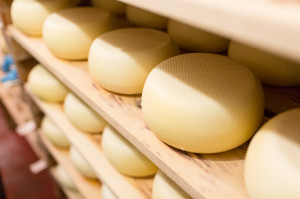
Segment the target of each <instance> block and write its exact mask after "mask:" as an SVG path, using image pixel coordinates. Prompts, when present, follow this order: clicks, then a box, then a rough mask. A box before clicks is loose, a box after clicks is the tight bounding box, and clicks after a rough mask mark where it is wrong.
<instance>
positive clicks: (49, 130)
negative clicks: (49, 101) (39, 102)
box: [41, 116, 70, 148]
mask: <svg viewBox="0 0 300 199" xmlns="http://www.w3.org/2000/svg"><path fill="white" fill-rule="evenodd" d="M41 129H42V132H43V133H44V134H45V135H46V137H47V138H48V139H49V140H50V141H51V142H52V143H53V144H54V145H56V146H59V147H64V148H67V147H69V146H70V142H69V140H68V139H67V138H66V136H65V135H64V134H63V132H62V131H61V130H60V129H59V128H58V127H57V126H56V124H54V123H53V121H52V120H51V119H50V118H49V117H47V116H45V117H44V118H43V120H42V124H41Z"/></svg>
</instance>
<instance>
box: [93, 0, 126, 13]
mask: <svg viewBox="0 0 300 199" xmlns="http://www.w3.org/2000/svg"><path fill="white" fill-rule="evenodd" d="M91 2H92V5H93V6H97V7H100V8H103V9H105V10H107V11H109V12H111V13H113V14H115V15H123V14H125V8H126V4H124V3H122V2H120V1H117V0H92V1H91Z"/></svg>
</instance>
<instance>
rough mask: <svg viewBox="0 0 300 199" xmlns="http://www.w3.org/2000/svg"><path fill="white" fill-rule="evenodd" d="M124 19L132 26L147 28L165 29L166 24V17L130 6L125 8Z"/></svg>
mask: <svg viewBox="0 0 300 199" xmlns="http://www.w3.org/2000/svg"><path fill="white" fill-rule="evenodd" d="M126 17H127V19H128V21H129V22H130V23H132V24H133V25H136V26H142V27H148V28H157V29H165V28H166V27H167V23H168V19H167V18H166V17H163V16H160V15H158V14H155V13H153V12H149V11H147V10H144V9H141V8H137V7H135V6H130V5H127V6H126Z"/></svg>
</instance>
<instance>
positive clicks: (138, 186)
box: [26, 86, 153, 199]
mask: <svg viewBox="0 0 300 199" xmlns="http://www.w3.org/2000/svg"><path fill="white" fill-rule="evenodd" d="M26 91H27V93H28V94H29V95H30V97H31V98H32V99H33V100H34V102H35V103H36V104H37V105H38V107H40V109H41V110H42V111H43V112H44V113H45V114H46V115H47V116H48V117H50V118H51V119H52V120H53V121H54V123H56V125H57V126H58V127H59V128H60V129H61V130H62V131H63V133H64V134H65V135H66V137H67V138H68V139H69V141H70V142H71V143H72V145H73V146H75V147H76V148H77V150H78V151H79V152H80V153H81V154H82V155H83V156H84V157H85V159H86V160H87V161H88V162H89V163H90V165H91V166H92V168H93V169H94V171H95V173H96V174H97V176H98V177H99V179H100V180H101V182H103V183H105V184H106V185H107V186H108V187H109V188H110V189H111V190H112V191H113V192H114V193H115V195H116V196H118V198H122V199H123V198H124V199H125V198H128V199H131V198H136V199H139V198H141V199H147V198H151V195H152V194H151V192H152V181H153V179H152V178H130V177H126V176H124V175H121V174H120V173H118V172H117V171H116V170H115V169H114V168H113V167H112V166H111V165H110V163H109V162H108V160H107V159H106V158H105V156H104V154H103V152H102V149H101V145H100V143H101V135H88V134H86V133H83V132H81V131H79V130H77V129H76V128H75V127H74V126H73V125H72V124H71V123H70V122H69V120H68V119H67V118H66V116H65V114H64V113H63V109H62V106H61V105H60V104H54V103H47V102H43V101H41V100H40V99H39V98H38V97H36V96H35V95H34V94H32V92H30V90H29V88H28V86H26Z"/></svg>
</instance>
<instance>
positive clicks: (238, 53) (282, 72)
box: [228, 41, 300, 86]
mask: <svg viewBox="0 0 300 199" xmlns="http://www.w3.org/2000/svg"><path fill="white" fill-rule="evenodd" d="M228 56H229V57H231V58H233V59H235V60H237V61H239V62H241V63H243V64H245V65H246V66H248V67H249V68H250V70H252V71H253V72H254V73H255V74H256V75H257V76H258V78H259V79H260V80H261V81H262V83H264V84H269V85H274V86H295V85H300V63H296V62H293V61H290V60H287V59H285V58H282V57H278V56H275V55H272V54H270V53H268V52H264V51H261V50H258V49H255V48H253V47H250V46H247V45H244V44H241V43H238V42H235V41H231V42H230V45H229V49H228Z"/></svg>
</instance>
